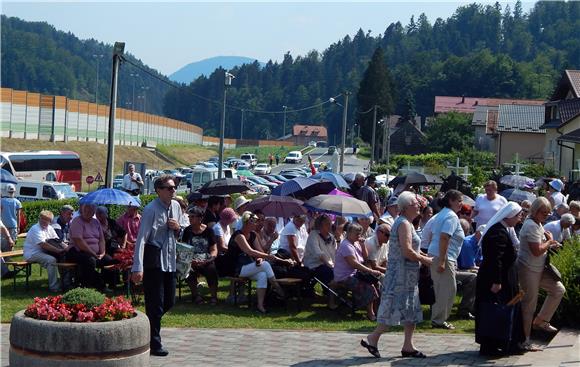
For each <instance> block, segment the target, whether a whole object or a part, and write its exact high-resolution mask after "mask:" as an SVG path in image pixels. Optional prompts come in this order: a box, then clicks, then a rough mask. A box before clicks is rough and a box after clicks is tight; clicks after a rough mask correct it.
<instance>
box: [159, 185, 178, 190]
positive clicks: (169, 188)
mask: <svg viewBox="0 0 580 367" xmlns="http://www.w3.org/2000/svg"><path fill="white" fill-rule="evenodd" d="M159 188H160V189H163V190H172V191H175V190H177V186H160V187H159Z"/></svg>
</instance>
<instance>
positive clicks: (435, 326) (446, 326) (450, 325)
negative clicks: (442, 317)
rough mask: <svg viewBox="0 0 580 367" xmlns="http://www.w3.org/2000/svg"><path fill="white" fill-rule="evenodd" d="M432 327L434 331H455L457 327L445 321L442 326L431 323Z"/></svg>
mask: <svg viewBox="0 0 580 367" xmlns="http://www.w3.org/2000/svg"><path fill="white" fill-rule="evenodd" d="M431 327H432V328H433V329H447V330H455V326H453V325H452V324H450V323H448V322H445V321H444V322H443V323H442V324H437V323H435V322H433V321H431Z"/></svg>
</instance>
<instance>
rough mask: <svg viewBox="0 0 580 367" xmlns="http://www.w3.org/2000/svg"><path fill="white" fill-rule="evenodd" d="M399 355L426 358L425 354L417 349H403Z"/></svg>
mask: <svg viewBox="0 0 580 367" xmlns="http://www.w3.org/2000/svg"><path fill="white" fill-rule="evenodd" d="M401 356H403V358H407V357H411V358H427V356H426V355H425V354H423V353H421V352H419V351H418V350H414V351H412V352H406V351H404V350H402V351H401Z"/></svg>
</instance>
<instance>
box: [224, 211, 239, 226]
mask: <svg viewBox="0 0 580 367" xmlns="http://www.w3.org/2000/svg"><path fill="white" fill-rule="evenodd" d="M237 216H238V215H237V214H236V212H235V211H234V209H232V208H225V209H224V210H222V211H221V213H220V219H221V220H223V221H224V222H229V223H231V222H233V221H234V220H235V219H236V217H237Z"/></svg>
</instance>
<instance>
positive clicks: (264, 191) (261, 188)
mask: <svg viewBox="0 0 580 367" xmlns="http://www.w3.org/2000/svg"><path fill="white" fill-rule="evenodd" d="M246 178H247V177H246ZM243 181H244V182H245V183H247V184H248V186H249V187H250V188H251V189H252V190H253V191H255V192H257V193H258V194H261V195H269V194H270V188H269V187H268V186H265V185H260V184H257V183H255V182H253V181H250V180H243Z"/></svg>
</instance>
